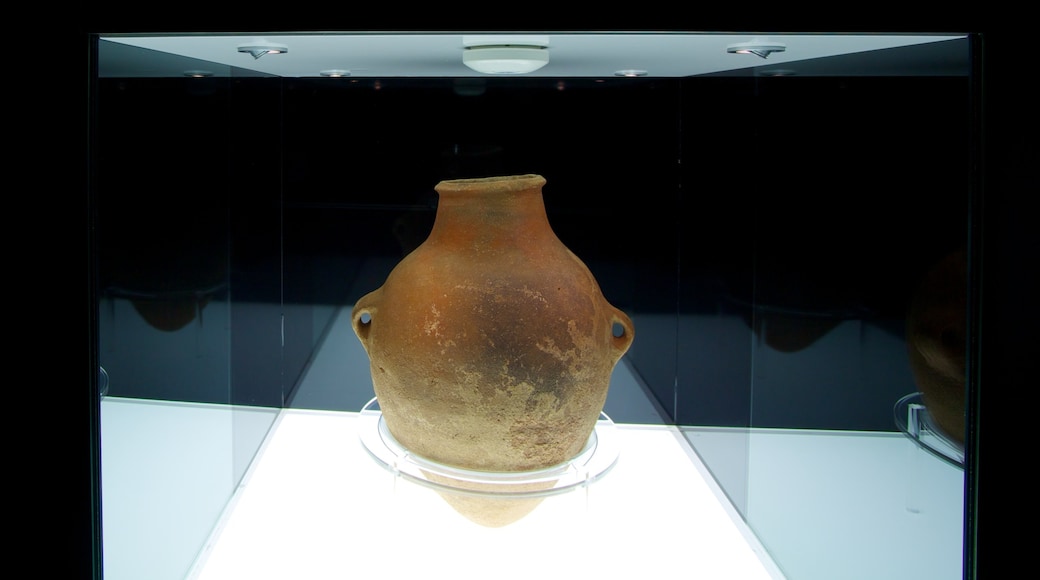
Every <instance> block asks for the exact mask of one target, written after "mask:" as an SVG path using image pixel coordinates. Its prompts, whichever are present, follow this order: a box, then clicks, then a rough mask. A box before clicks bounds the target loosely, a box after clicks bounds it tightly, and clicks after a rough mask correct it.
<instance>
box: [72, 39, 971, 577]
mask: <svg viewBox="0 0 1040 580" xmlns="http://www.w3.org/2000/svg"><path fill="white" fill-rule="evenodd" d="M93 42H94V43H95V49H94V51H95V52H94V56H95V58H96V63H95V66H94V75H95V76H94V79H93V83H92V94H91V99H92V103H93V128H92V135H91V147H92V151H93V152H92V164H93V178H92V206H93V208H94V210H93V224H94V231H95V238H94V241H93V248H94V255H95V256H96V262H95V268H96V276H95V278H94V283H95V286H94V295H95V296H96V301H95V302H96V303H95V304H94V308H95V312H96V319H97V333H96V336H97V345H96V346H97V357H98V361H97V362H98V379H97V381H98V386H99V391H100V392H99V395H100V401H99V404H100V410H99V412H100V417H99V432H100V433H99V437H100V456H101V457H100V478H101V508H100V515H101V518H102V524H103V525H102V528H103V545H102V548H103V563H104V577H105V578H106V579H107V580H122V579H137V578H145V577H147V578H152V579H155V580H162V579H165V578H171V579H172V578H186V577H188V578H203V579H223V578H245V577H249V578H259V577H278V578H286V577H294V578H324V577H330V576H331V577H340V576H343V575H350V574H353V573H357V574H361V575H372V574H375V573H380V574H387V573H389V574H390V575H391V577H398V576H399V577H406V576H411V575H416V574H419V573H423V572H425V571H428V570H431V569H438V570H444V571H449V570H450V571H453V572H454V573H456V575H457V577H466V578H468V577H487V576H488V575H489V572H488V570H492V569H494V570H495V574H496V575H499V576H506V577H512V576H510V574H512V575H515V576H516V577H527V576H534V575H542V576H544V575H545V570H546V569H550V568H551V569H553V570H556V571H559V572H562V573H563V574H566V575H574V574H588V573H590V572H591V573H596V574H599V573H601V572H602V573H605V572H606V571H608V570H609V571H614V572H618V571H620V572H622V573H624V574H627V575H631V576H646V575H652V574H660V575H661V576H674V577H710V578H742V579H743V578H773V579H779V578H785V579H790V580H817V579H819V580H824V579H833V578H844V579H858V578H863V579H877V578H886V579H889V580H899V579H904V578H905V579H911V578H914V579H917V578H961V577H966V576H968V575H969V571H967V570H965V561H966V553H967V551H968V550H970V549H971V546H970V545H969V544H970V542H968V540H967V539H966V538H968V537H969V535H970V534H969V533H968V530H970V529H971V525H970V523H971V522H970V520H971V517H970V513H968V512H966V505H968V504H969V503H970V502H968V501H967V494H968V488H969V487H970V486H969V479H970V478H969V477H968V475H966V473H967V469H966V462H967V459H966V455H970V444H969V443H970V434H971V428H970V425H971V423H970V411H971V408H972V406H971V404H970V403H969V401H970V400H971V397H970V396H969V395H970V392H971V389H970V388H969V386H970V384H971V381H972V380H973V379H972V378H971V377H972V375H971V365H970V356H969V354H968V353H970V352H971V350H972V344H973V343H974V341H976V340H977V328H976V326H975V323H976V319H975V318H974V317H975V312H976V309H977V301H978V296H977V294H976V290H977V289H976V288H975V286H974V285H973V283H972V281H973V280H974V279H976V278H977V275H978V274H977V272H976V266H977V263H976V261H977V252H978V248H977V233H976V228H977V225H978V219H979V217H978V187H977V185H978V182H979V175H978V158H977V156H978V147H977V139H978V102H977V95H978V87H979V83H980V79H979V78H978V75H977V74H976V69H975V66H974V62H975V59H976V58H977V55H976V54H975V53H974V51H975V49H976V48H977V46H978V39H977V38H976V36H975V35H974V34H970V33H958V32H951V33H927V34H891V33H880V32H879V33H869V34H868V33H861V32H856V33H829V34H795V33H776V34H769V35H763V34H760V33H734V32H727V33H715V32H696V33H660V32H657V33H651V32H624V33H622V32H615V33H580V32H560V33H548V34H545V33H538V34H526V33H525V34H520V33H511V34H484V33H481V34H475V33H466V34H462V33H447V32H442V33H422V32H409V33H374V32H372V33H361V32H350V31H346V32H322V33H303V32H291V31H287V32H284V33H271V32H264V33H262V34H261V33H256V34H253V33H236V34H233V35H231V34H208V33H192V34H187V33H185V34H178V33H164V34H132V33H119V34H97V35H95V36H94V38H93ZM484 45H495V46H508V47H518V46H519V47H527V48H531V47H540V48H539V50H544V51H547V55H545V54H540V55H539V57H542V56H545V57H546V58H547V64H546V63H544V62H542V63H537V64H535V65H532V66H536V67H538V68H535V70H533V71H531V72H526V73H517V72H516V71H515V70H512V69H510V70H508V71H507V72H505V73H495V72H491V73H489V72H486V71H482V70H478V69H476V68H470V66H469V65H467V64H466V63H465V62H464V59H463V56H464V54H472V52H467V51H472V50H473V48H474V47H478V46H484ZM749 51H750V52H749ZM509 66H519V65H518V64H517V63H510V64H509ZM528 173H535V174H539V175H542V176H544V177H545V178H546V186H545V188H544V200H545V207H546V213H547V215H548V218H549V221H550V223H551V225H552V228H553V230H554V231H555V232H556V234H557V235H558V237H559V238H560V239H561V241H563V242H564V243H565V244H566V245H567V247H568V248H570V249H571V250H572V251H573V252H574V253H575V254H576V255H577V256H579V257H580V258H581V259H582V260H583V261H584V262H585V263H586V264H587V265H588V267H589V269H590V270H591V272H592V273H593V274H594V276H595V277H596V279H597V281H598V282H599V285H600V287H601V289H602V291H603V294H604V296H606V297H607V299H608V300H610V301H611V302H612V303H613V304H614V305H615V306H617V307H618V308H619V309H621V310H622V311H624V312H626V313H628V314H629V316H631V318H632V322H633V323H634V326H635V330H636V332H635V335H636V338H635V340H634V342H633V343H632V346H631V348H630V349H629V350H628V352H627V353H626V354H625V356H624V357H623V358H622V360H621V361H620V362H619V363H618V365H617V367H616V368H615V370H614V374H613V376H612V379H611V384H610V390H609V393H608V395H607V400H606V404H605V406H604V409H603V416H602V418H601V421H600V422H599V424H598V426H597V429H596V431H595V432H594V435H593V438H592V439H591V440H590V443H589V446H588V447H587V448H586V449H585V450H584V451H583V455H581V456H579V457H576V458H575V461H574V462H572V463H570V464H569V465H568V466H567V470H566V473H565V474H563V475H562V476H561V475H560V474H557V473H554V474H552V478H553V480H554V481H562V482H563V483H559V484H558V485H557V487H555V488H553V490H552V491H551V492H547V493H542V492H538V493H529V492H526V491H525V492H523V493H513V492H512V491H508V492H505V493H501V489H500V488H502V487H507V488H508V487H509V482H504V481H502V480H494V481H491V482H490V484H491V485H493V486H498V488H499V492H497V493H483V492H473V491H472V490H461V489H459V488H458V486H453V485H447V486H445V485H443V484H438V483H437V482H436V481H435V480H434V478H431V477H429V469H430V466H429V465H422V464H415V463H412V462H411V458H410V457H409V456H408V453H407V451H406V450H401V449H400V448H397V447H395V446H394V444H393V441H392V437H387V434H386V432H385V431H381V429H383V426H382V424H381V422H380V415H379V405H378V401H376V400H375V399H374V398H373V397H374V394H373V386H372V379H371V376H370V368H369V361H368V359H367V357H366V355H365V351H364V349H363V348H362V345H361V344H360V342H359V341H358V340H357V337H356V336H355V335H354V333H353V330H352V327H351V320H350V313H351V308H352V306H353V304H354V303H355V301H356V300H357V299H358V298H359V297H361V296H363V295H364V294H365V293H367V292H369V291H371V290H373V289H375V288H377V287H378V286H379V285H380V284H382V282H383V281H384V280H385V278H386V276H387V274H388V273H389V272H390V270H391V269H392V268H393V267H394V266H395V265H396V264H397V263H398V262H399V261H400V260H401V259H402V258H404V256H406V255H407V254H408V253H409V252H411V251H412V250H413V249H415V248H416V247H417V246H418V244H420V243H421V242H422V241H423V240H424V239H425V237H426V235H427V234H428V233H429V231H430V228H431V226H432V223H433V218H434V216H435V213H436V209H437V203H438V199H437V195H436V193H435V192H434V189H433V188H434V186H435V185H436V184H437V183H438V182H440V181H442V180H446V179H456V178H467V177H485V176H493V175H517V174H528ZM455 476H458V474H455ZM481 481H482V482H483V483H489V482H488V481H485V480H481ZM470 501H485V502H491V503H492V504H495V505H496V506H497V505H501V504H503V503H505V504H524V503H525V502H527V503H529V504H530V505H526V504H525V506H524V508H523V509H527V508H530V510H529V512H525V513H526V515H525V516H524V517H522V518H520V519H519V521H516V522H514V523H511V524H509V525H505V526H501V527H488V526H481V525H479V524H478V523H474V522H473V521H471V520H469V519H467V518H466V517H464V516H465V513H464V510H462V509H459V507H458V505H459V502H470ZM532 506H533V507H532ZM452 508H455V509H452ZM395 574H396V575H395Z"/></svg>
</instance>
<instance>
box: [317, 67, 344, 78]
mask: <svg viewBox="0 0 1040 580" xmlns="http://www.w3.org/2000/svg"><path fill="white" fill-rule="evenodd" d="M321 76H323V77H332V78H340V77H349V76H350V71H349V70H342V69H338V68H333V69H329V70H323V71H321Z"/></svg>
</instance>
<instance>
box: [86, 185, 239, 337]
mask: <svg viewBox="0 0 1040 580" xmlns="http://www.w3.org/2000/svg"><path fill="white" fill-rule="evenodd" d="M116 209H117V210H118V211H119V212H120V213H121V215H116V216H114V217H113V218H112V219H111V221H110V222H109V224H108V225H107V226H106V228H105V230H104V231H103V232H102V233H103V237H102V246H101V249H100V254H99V255H100V258H101V265H102V272H101V274H102V281H103V283H104V284H105V288H104V289H105V293H106V294H107V295H108V296H109V297H111V298H120V299H125V300H128V301H130V303H131V304H132V305H133V307H134V310H136V311H137V313H138V314H140V315H141V317H142V318H143V319H144V320H145V321H146V322H147V323H148V324H149V325H150V326H151V327H153V328H155V329H157V330H162V331H164V332H175V331H177V330H180V329H182V328H184V327H186V326H187V325H188V324H189V323H191V322H192V321H195V320H198V321H201V316H202V311H203V309H204V308H205V307H206V305H207V304H208V303H209V302H210V301H211V300H212V299H213V298H215V297H216V296H217V295H218V293H220V292H221V291H223V290H224V289H225V288H226V287H227V278H228V256H227V253H228V240H227V235H228V234H227V224H226V219H227V218H226V215H225V212H223V211H222V210H220V209H219V208H216V209H202V210H200V209H199V208H198V206H191V205H190V204H177V205H176V206H173V205H171V206H169V207H164V210H163V211H148V212H142V211H134V206H133V205H130V206H129V207H121V206H120V207H118V208H116Z"/></svg>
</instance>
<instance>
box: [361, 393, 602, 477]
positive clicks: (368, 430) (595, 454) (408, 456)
mask: <svg viewBox="0 0 1040 580" xmlns="http://www.w3.org/2000/svg"><path fill="white" fill-rule="evenodd" d="M358 431H359V436H360V439H361V444H362V445H363V446H364V447H365V450H366V451H368V453H369V455H371V456H372V458H373V459H375V460H376V462H377V463H379V464H380V465H381V466H383V467H384V468H386V469H387V470H389V471H390V472H391V473H394V474H395V475H398V476H400V477H404V478H405V479H408V480H411V481H414V482H416V483H418V484H421V485H425V486H428V487H431V488H434V489H438V490H441V491H452V492H457V493H462V494H467V495H481V496H491V497H544V496H549V495H556V494H560V493H565V492H568V491H571V490H573V489H577V488H581V487H585V486H588V485H590V484H591V483H593V482H595V481H597V480H598V479H600V478H602V477H603V476H604V475H606V474H607V473H608V472H609V471H610V470H611V469H612V468H613V467H614V465H615V464H617V460H618V455H619V451H620V450H619V445H618V438H617V427H616V426H615V425H614V422H613V421H611V420H610V417H608V416H607V415H606V414H605V413H600V417H599V420H598V421H597V422H596V427H595V429H593V431H592V435H590V436H589V440H588V442H587V443H586V444H585V447H584V448H583V449H582V451H581V453H579V454H578V455H577V456H575V457H574V458H573V459H571V460H570V461H567V462H565V463H562V464H560V465H556V466H553V467H548V468H545V469H538V470H534V471H513V472H489V471H475V470H470V469H462V468H458V467H453V466H450V465H444V464H442V463H438V462H436V461H431V460H429V459H426V458H424V457H420V456H418V455H415V454H413V453H411V452H410V451H408V450H407V449H405V448H404V446H402V445H401V444H400V443H398V441H397V440H396V439H394V436H393V435H391V434H390V430H389V429H388V428H387V426H386V421H384V420H383V414H382V412H381V410H380V408H379V402H378V401H377V400H376V399H375V398H373V399H372V400H371V401H369V402H368V404H366V405H365V406H364V408H363V409H361V413H360V416H359V420H358Z"/></svg>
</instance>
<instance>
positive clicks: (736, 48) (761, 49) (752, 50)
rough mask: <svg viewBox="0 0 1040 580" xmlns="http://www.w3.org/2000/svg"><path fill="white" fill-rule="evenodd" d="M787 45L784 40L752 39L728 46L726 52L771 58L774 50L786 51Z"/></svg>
mask: <svg viewBox="0 0 1040 580" xmlns="http://www.w3.org/2000/svg"><path fill="white" fill-rule="evenodd" d="M785 50H787V45H786V44H784V43H782V42H769V41H760V40H752V41H751V42H738V43H736V44H731V45H729V46H727V47H726V52H728V53H731V54H753V55H756V56H760V57H762V58H769V55H771V54H773V53H774V52H784V51H785Z"/></svg>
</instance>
